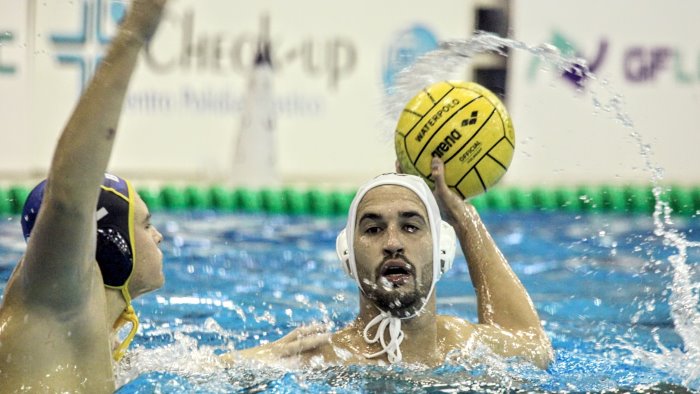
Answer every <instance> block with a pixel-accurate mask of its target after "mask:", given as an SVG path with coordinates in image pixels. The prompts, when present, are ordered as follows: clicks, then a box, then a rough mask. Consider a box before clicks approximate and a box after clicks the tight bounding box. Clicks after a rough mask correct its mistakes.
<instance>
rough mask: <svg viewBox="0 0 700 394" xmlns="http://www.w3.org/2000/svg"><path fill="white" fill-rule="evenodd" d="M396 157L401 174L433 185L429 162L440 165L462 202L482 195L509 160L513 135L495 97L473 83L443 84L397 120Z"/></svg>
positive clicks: (420, 95)
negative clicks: (410, 175) (441, 164)
mask: <svg viewBox="0 0 700 394" xmlns="http://www.w3.org/2000/svg"><path fill="white" fill-rule="evenodd" d="M395 147H396V156H397V158H398V160H399V163H400V164H401V168H402V169H403V171H405V172H406V173H409V174H414V175H419V176H422V177H423V178H424V179H425V180H426V181H427V182H428V184H429V185H430V186H431V187H432V186H433V184H434V183H433V179H431V161H432V158H433V156H437V157H439V158H440V159H442V161H443V163H445V181H446V182H447V185H448V186H450V188H452V189H453V190H455V191H456V192H457V193H459V194H460V195H461V196H462V198H465V199H466V198H470V197H474V196H476V195H479V194H481V193H484V192H486V191H487V190H488V189H489V188H490V187H492V186H493V185H495V184H496V183H497V182H498V181H499V180H500V179H501V177H502V176H503V175H504V174H505V173H506V171H507V170H508V167H509V166H510V163H511V161H512V160H513V150H514V148H515V131H514V130H513V124H512V122H511V120H510V116H508V112H507V111H506V108H505V106H504V105H503V103H502V102H501V100H499V99H498V97H496V95H495V94H494V93H493V92H491V91H490V90H488V89H486V88H485V87H483V86H481V85H479V84H476V83H473V82H461V81H442V82H438V83H435V84H433V85H431V86H429V87H427V88H425V89H423V90H422V91H421V92H420V93H418V94H417V95H416V96H415V97H413V98H412V99H411V100H410V101H409V102H408V104H406V107H405V108H404V110H403V112H402V113H401V116H400V117H399V121H398V124H397V126H396V133H395Z"/></svg>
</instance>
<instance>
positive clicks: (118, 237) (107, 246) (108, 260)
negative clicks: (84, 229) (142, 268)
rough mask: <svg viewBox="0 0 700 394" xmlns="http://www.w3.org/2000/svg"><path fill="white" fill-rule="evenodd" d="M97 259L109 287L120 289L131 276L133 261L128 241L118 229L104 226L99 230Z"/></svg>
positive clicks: (103, 278) (105, 282)
mask: <svg viewBox="0 0 700 394" xmlns="http://www.w3.org/2000/svg"><path fill="white" fill-rule="evenodd" d="M95 249H96V250H95V259H96V260H97V264H98V265H99V266H100V271H102V280H103V281H104V284H105V285H107V286H114V287H119V286H122V285H124V283H126V280H127V279H129V276H130V275H131V270H132V268H133V260H132V256H131V248H130V247H129V243H128V241H127V239H126V238H125V237H124V236H123V235H122V233H121V232H120V231H119V229H118V228H116V227H113V226H104V227H100V228H98V229H97V247H96V248H95Z"/></svg>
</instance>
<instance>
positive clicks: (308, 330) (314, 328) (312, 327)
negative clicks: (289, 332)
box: [294, 323, 329, 337]
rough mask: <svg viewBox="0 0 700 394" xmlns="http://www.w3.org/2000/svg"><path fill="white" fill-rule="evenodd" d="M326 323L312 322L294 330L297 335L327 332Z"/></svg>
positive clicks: (303, 335)
mask: <svg viewBox="0 0 700 394" xmlns="http://www.w3.org/2000/svg"><path fill="white" fill-rule="evenodd" d="M328 329H329V327H328V325H327V324H324V323H313V324H309V325H308V326H301V327H299V328H297V329H296V330H294V331H296V332H297V334H298V336H299V337H305V336H308V335H312V334H321V333H326V332H328Z"/></svg>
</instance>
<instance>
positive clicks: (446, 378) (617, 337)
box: [0, 212, 700, 393]
mask: <svg viewBox="0 0 700 394" xmlns="http://www.w3.org/2000/svg"><path fill="white" fill-rule="evenodd" d="M483 218H484V221H485V222H486V224H487V226H488V227H489V229H490V231H491V233H492V235H493V236H494V238H495V239H496V242H497V243H498V244H499V246H500V247H501V250H502V251H503V252H504V254H505V255H506V257H507V258H508V260H509V261H510V264H511V266H512V267H513V269H514V270H515V272H516V273H517V274H518V276H519V277H520V279H521V281H522V282H523V284H524V285H525V287H526V288H527V290H528V291H529V293H530V295H531V297H532V299H533V301H534V303H535V306H536V308H537V310H538V312H539V314H540V317H541V318H542V320H543V322H544V327H545V330H546V331H547V333H548V334H549V335H550V337H551V339H552V344H553V347H554V349H555V351H556V360H555V362H554V363H553V364H552V365H551V366H550V368H549V369H548V370H546V371H540V370H537V369H536V368H534V367H531V366H529V365H526V364H522V363H519V362H518V361H517V360H503V359H500V358H498V357H495V356H493V355H490V354H489V353H488V352H487V351H485V350H483V349H479V348H474V349H470V353H469V354H462V355H455V357H453V358H451V359H450V361H449V362H447V363H446V364H445V365H443V366H441V367H439V368H435V369H428V370H426V369H422V368H419V367H415V366H410V365H408V366H392V367H359V366H358V367H337V366H318V367H316V368H306V369H299V368H298V367H295V366H276V367H262V366H259V365H255V364H252V363H241V365H239V366H236V367H234V368H229V369H224V368H222V367H221V366H220V365H218V364H217V363H216V355H217V354H220V353H222V352H225V351H229V350H232V349H234V348H239V349H240V348H245V347H249V346H254V345H256V344H259V343H261V342H263V341H271V340H275V339H277V338H279V337H281V336H282V335H284V334H285V333H287V332H288V331H290V330H291V329H293V328H295V327H298V326H300V325H302V324H308V323H310V322H327V323H331V324H333V325H334V326H335V327H342V326H344V325H345V324H347V323H348V322H349V321H350V320H351V319H352V318H353V317H354V316H355V314H356V312H357V289H356V287H355V284H354V282H353V281H351V280H350V279H349V278H348V277H346V275H345V274H344V273H343V271H342V269H341V268H340V265H339V264H338V262H337V258H336V256H335V251H334V246H335V236H336V234H337V232H338V230H339V229H340V228H341V227H342V226H343V225H344V218H330V219H324V218H313V217H291V216H276V215H240V214H239V215H236V214H215V213H210V212H188V213H182V214H160V213H159V214H157V215H155V223H156V225H158V226H159V229H160V230H161V232H162V233H163V234H164V236H165V240H164V242H163V244H162V249H163V251H164V255H165V258H164V264H165V275H166V285H165V287H164V288H163V289H161V290H159V291H157V292H155V293H153V294H149V295H147V296H144V297H142V298H139V299H137V300H136V301H135V307H136V309H137V311H138V313H139V314H140V318H141V322H142V328H141V330H140V333H139V335H138V336H137V337H136V339H135V341H134V345H132V348H131V351H130V354H129V355H128V356H127V358H126V360H125V361H124V362H123V363H122V365H120V367H119V369H118V379H119V381H120V383H122V384H124V385H123V386H122V387H121V388H120V389H119V390H118V392H120V393H150V392H162V393H191V392H202V393H209V392H285V393H286V392H317V393H325V392H337V393H343V392H416V393H422V392H445V393H451V392H504V391H508V392H587V391H594V392H627V391H636V392H639V391H646V392H690V391H693V390H699V389H700V379H699V378H698V375H697V374H695V375H694V374H693V369H697V368H700V360H697V359H693V358H692V357H690V356H692V355H689V354H688V353H687V350H688V349H689V347H688V344H687V343H684V342H683V340H682V339H681V337H680V336H679V335H678V334H677V333H676V331H675V330H674V321H673V320H672V318H671V312H670V309H669V306H668V305H669V302H668V300H669V296H670V295H671V291H670V290H669V289H670V288H672V287H673V283H672V275H671V272H672V270H671V267H670V264H669V263H668V261H667V259H668V258H669V256H671V255H673V254H675V253H677V252H678V251H677V250H675V249H674V248H672V247H670V246H668V245H664V242H662V240H661V238H660V237H659V236H657V235H655V234H654V226H653V223H652V220H651V218H649V217H641V216H613V215H595V214H590V215H576V214H568V213H546V214H543V213H509V214H501V213H485V214H483ZM674 226H675V227H676V228H678V229H679V230H681V231H682V232H683V233H684V234H686V236H687V237H688V238H689V239H693V238H694V237H695V238H697V237H698V236H697V233H698V231H700V225H699V224H698V220H697V218H696V217H691V218H686V219H683V220H676V222H675V223H674ZM23 248H24V244H23V241H22V238H21V235H20V230H19V223H18V221H17V219H16V218H9V220H7V221H5V222H4V223H3V224H2V225H0V287H4V284H5V282H6V281H7V278H8V277H9V275H10V272H11V270H12V268H13V266H14V264H15V263H16V261H17V259H18V258H19V256H20V255H21V253H22V251H23ZM699 260H700V252H699V251H698V250H697V248H689V249H688V258H687V261H688V262H689V264H690V267H691V275H692V280H693V283H695V284H696V286H697V283H700V273H699V270H698V269H697V261H699ZM693 291H695V292H697V291H698V289H697V288H696V289H694V290H693ZM437 294H438V309H439V312H440V313H443V314H452V315H457V316H460V317H463V318H465V319H468V320H470V321H473V322H474V321H476V304H475V297H474V292H473V289H472V287H471V284H470V282H469V277H468V273H467V270H466V263H465V261H464V257H463V256H462V255H461V253H459V252H458V258H457V260H456V261H455V264H454V267H453V269H452V270H451V271H450V272H448V273H447V274H446V275H444V276H443V279H442V280H441V281H440V282H439V284H438V287H437ZM690 307H691V308H695V309H694V310H695V313H697V312H698V311H697V307H698V306H697V305H694V306H693V305H691V306H690ZM662 349H668V352H669V353H668V354H667V355H665V356H662V357H658V355H660V354H661V352H662ZM693 360H695V361H696V362H697V363H695V364H693Z"/></svg>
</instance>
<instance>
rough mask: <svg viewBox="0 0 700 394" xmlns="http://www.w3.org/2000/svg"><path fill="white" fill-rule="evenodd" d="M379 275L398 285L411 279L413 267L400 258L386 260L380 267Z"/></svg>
mask: <svg viewBox="0 0 700 394" xmlns="http://www.w3.org/2000/svg"><path fill="white" fill-rule="evenodd" d="M380 276H381V277H382V278H385V279H386V280H387V281H388V282H389V283H391V284H393V285H394V286H400V285H403V284H405V283H406V282H408V281H409V279H411V277H412V276H413V267H412V266H411V265H410V264H409V263H407V262H406V261H404V260H401V259H391V260H387V261H385V262H384V264H382V266H381V268H380Z"/></svg>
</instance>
